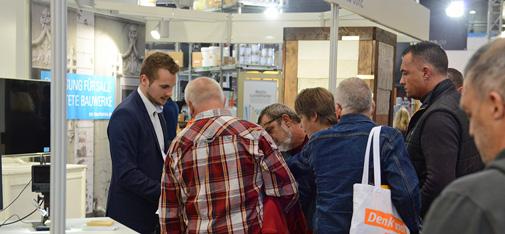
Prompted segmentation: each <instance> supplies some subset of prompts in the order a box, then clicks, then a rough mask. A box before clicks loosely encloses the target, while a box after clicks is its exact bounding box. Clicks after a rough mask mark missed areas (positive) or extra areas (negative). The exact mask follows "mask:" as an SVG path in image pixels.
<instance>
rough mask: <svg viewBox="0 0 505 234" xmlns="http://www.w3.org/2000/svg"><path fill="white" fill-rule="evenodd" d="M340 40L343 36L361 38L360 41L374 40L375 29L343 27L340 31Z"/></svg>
mask: <svg viewBox="0 0 505 234" xmlns="http://www.w3.org/2000/svg"><path fill="white" fill-rule="evenodd" d="M338 36H339V39H342V36H359V40H360V41H361V40H365V41H368V40H373V39H374V38H373V36H374V28H373V27H341V28H339V29H338Z"/></svg>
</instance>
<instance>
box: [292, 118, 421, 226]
mask: <svg viewBox="0 0 505 234" xmlns="http://www.w3.org/2000/svg"><path fill="white" fill-rule="evenodd" d="M374 126H375V123H374V122H372V120H370V119H369V118H368V117H366V116H364V115H360V114H347V115H344V116H342V118H341V120H340V122H339V123H338V124H336V125H334V126H332V127H331V128H329V129H326V130H322V131H319V132H317V133H315V134H314V135H313V136H312V137H311V138H310V140H309V143H308V144H307V145H305V147H304V148H303V150H302V152H301V153H300V154H297V155H295V156H294V158H292V159H291V160H290V163H289V168H290V169H292V170H294V171H296V173H306V174H311V173H313V175H314V180H315V183H306V184H307V185H310V184H314V185H315V187H316V188H315V191H316V193H315V197H312V198H304V197H300V199H301V202H302V203H303V202H304V201H303V200H302V199H312V200H316V212H315V217H314V231H315V232H316V233H349V229H350V225H351V218H352V206H353V202H352V196H353V185H354V184H356V183H361V177H362V174H363V160H364V155H365V149H366V144H367V140H368V135H369V133H370V130H371V129H372V128H373V127H374ZM380 147H381V155H380V158H381V167H382V168H381V173H382V175H381V178H382V181H383V183H384V184H387V185H389V187H390V189H391V198H392V201H393V204H394V206H395V207H396V209H397V210H398V213H399V214H400V216H401V218H402V219H403V221H404V222H405V223H406V224H407V226H408V227H409V229H410V232H411V233H417V232H419V225H420V218H419V209H420V202H421V201H420V195H419V188H418V184H419V182H418V179H417V176H416V172H415V170H414V167H413V166H412V164H411V162H410V160H409V157H408V154H407V151H406V149H405V145H404V140H403V137H402V135H401V134H400V132H398V131H397V130H395V129H393V128H390V127H383V128H382V131H381V135H380ZM371 158H372V157H371ZM372 168H373V163H370V169H372ZM371 175H373V172H371ZM372 180H373V179H372ZM301 190H307V191H310V190H312V189H311V188H300V191H301Z"/></svg>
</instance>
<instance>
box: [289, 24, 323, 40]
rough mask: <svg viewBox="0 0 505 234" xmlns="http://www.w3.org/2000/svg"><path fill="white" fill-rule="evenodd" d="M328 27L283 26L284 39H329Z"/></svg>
mask: <svg viewBox="0 0 505 234" xmlns="http://www.w3.org/2000/svg"><path fill="white" fill-rule="evenodd" d="M329 39H330V27H317V28H315V27H310V28H305V27H300V28H284V41H300V40H329Z"/></svg>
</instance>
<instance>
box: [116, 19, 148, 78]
mask: <svg viewBox="0 0 505 234" xmlns="http://www.w3.org/2000/svg"><path fill="white" fill-rule="evenodd" d="M127 36H128V43H129V45H128V48H127V49H126V51H125V52H124V53H121V58H122V59H123V75H124V77H137V76H138V75H139V74H140V66H141V63H142V59H143V56H142V55H141V54H139V52H138V50H137V26H135V25H128V35H127Z"/></svg>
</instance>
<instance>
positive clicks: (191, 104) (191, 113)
mask: <svg viewBox="0 0 505 234" xmlns="http://www.w3.org/2000/svg"><path fill="white" fill-rule="evenodd" d="M187 104H188V109H189V115H191V117H195V116H193V113H195V106H193V103H192V102H191V101H187Z"/></svg>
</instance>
